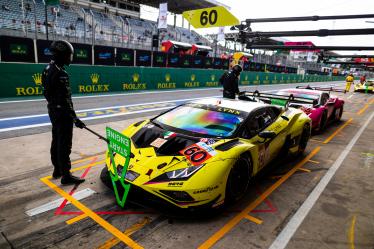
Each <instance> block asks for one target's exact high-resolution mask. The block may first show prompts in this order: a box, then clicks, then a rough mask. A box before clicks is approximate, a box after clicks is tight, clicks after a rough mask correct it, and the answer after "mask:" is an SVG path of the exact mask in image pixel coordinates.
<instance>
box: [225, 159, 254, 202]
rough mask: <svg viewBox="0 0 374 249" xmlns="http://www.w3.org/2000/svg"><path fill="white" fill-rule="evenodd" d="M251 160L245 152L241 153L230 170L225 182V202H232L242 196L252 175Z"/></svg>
mask: <svg viewBox="0 0 374 249" xmlns="http://www.w3.org/2000/svg"><path fill="white" fill-rule="evenodd" d="M252 169H253V167H252V161H251V158H250V155H248V154H247V153H245V154H243V155H241V156H240V157H239V159H238V160H237V161H236V162H235V164H234V165H233V166H232V168H231V170H230V174H229V177H228V178H227V182H226V197H225V202H226V203H232V202H235V201H237V200H239V199H240V198H242V197H243V196H244V194H245V193H246V192H247V190H248V186H249V181H250V179H251V176H252Z"/></svg>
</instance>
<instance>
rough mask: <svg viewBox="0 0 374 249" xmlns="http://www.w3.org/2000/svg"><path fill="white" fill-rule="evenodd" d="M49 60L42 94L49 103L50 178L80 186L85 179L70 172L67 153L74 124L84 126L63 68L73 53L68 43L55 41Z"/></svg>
mask: <svg viewBox="0 0 374 249" xmlns="http://www.w3.org/2000/svg"><path fill="white" fill-rule="evenodd" d="M50 51H51V52H52V55H53V57H52V60H51V62H50V63H49V64H48V65H47V67H46V68H45V69H44V71H43V75H42V85H43V94H44V97H45V98H46V100H47V101H48V114H49V118H50V120H51V123H52V144H51V160H52V164H53V167H54V171H53V177H54V178H55V179H57V178H59V177H61V184H79V183H82V182H84V179H81V178H79V177H76V176H73V175H72V174H71V173H70V169H71V162H70V153H71V145H72V139H73V123H75V126H77V127H79V128H81V129H83V128H84V127H85V124H84V123H83V122H82V121H81V120H80V119H79V118H77V115H76V114H75V111H74V107H73V102H72V100H71V89H70V83H69V75H68V74H67V72H66V71H65V69H64V66H65V65H66V66H69V65H70V63H71V61H72V59H73V54H74V49H73V46H72V45H71V44H70V43H69V42H67V41H63V40H61V41H54V42H53V43H52V45H51V47H50Z"/></svg>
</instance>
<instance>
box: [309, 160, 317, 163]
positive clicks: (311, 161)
mask: <svg viewBox="0 0 374 249" xmlns="http://www.w3.org/2000/svg"><path fill="white" fill-rule="evenodd" d="M308 162H310V163H315V164H319V162H318V161H314V160H309V161H308Z"/></svg>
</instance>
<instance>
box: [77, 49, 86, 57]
mask: <svg viewBox="0 0 374 249" xmlns="http://www.w3.org/2000/svg"><path fill="white" fill-rule="evenodd" d="M75 57H76V58H77V59H87V58H88V53H87V50H86V49H81V48H77V49H75Z"/></svg>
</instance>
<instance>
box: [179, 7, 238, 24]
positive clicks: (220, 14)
mask: <svg viewBox="0 0 374 249" xmlns="http://www.w3.org/2000/svg"><path fill="white" fill-rule="evenodd" d="M183 17H184V18H185V19H186V20H187V21H188V22H189V23H191V25H192V26H193V27H194V28H211V27H222V26H232V25H238V24H239V23H240V22H239V20H238V18H236V17H235V16H233V15H232V14H231V13H230V12H229V11H228V10H227V9H226V8H225V7H223V6H217V7H212V8H205V9H197V10H189V11H184V12H183Z"/></svg>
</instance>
